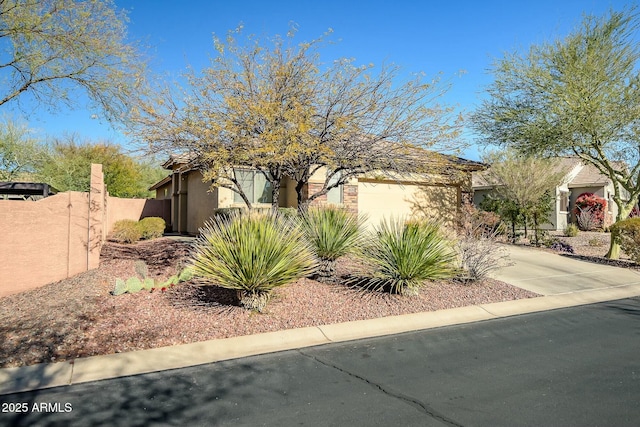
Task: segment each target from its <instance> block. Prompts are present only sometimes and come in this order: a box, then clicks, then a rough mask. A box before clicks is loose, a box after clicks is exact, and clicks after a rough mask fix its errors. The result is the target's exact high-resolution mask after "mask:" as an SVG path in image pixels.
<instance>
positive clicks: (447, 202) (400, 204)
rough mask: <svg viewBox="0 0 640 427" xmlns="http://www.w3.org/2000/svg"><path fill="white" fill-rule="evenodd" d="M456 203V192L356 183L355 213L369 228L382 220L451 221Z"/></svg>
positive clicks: (390, 184)
mask: <svg viewBox="0 0 640 427" xmlns="http://www.w3.org/2000/svg"><path fill="white" fill-rule="evenodd" d="M457 203H458V188H457V187H443V186H426V187H425V186H418V185H415V184H396V183H389V182H366V181H360V182H358V212H359V213H362V214H366V215H367V216H368V218H369V224H372V225H377V224H379V223H380V221H381V220H382V219H383V218H387V219H388V218H390V217H392V216H393V217H395V218H397V217H404V218H409V217H412V216H428V217H431V218H435V219H440V220H451V219H453V216H454V215H455V212H456V208H457Z"/></svg>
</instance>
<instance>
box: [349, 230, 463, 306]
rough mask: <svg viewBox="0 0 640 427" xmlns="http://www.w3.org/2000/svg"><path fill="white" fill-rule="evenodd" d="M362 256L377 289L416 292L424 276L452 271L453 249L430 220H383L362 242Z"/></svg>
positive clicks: (433, 277) (448, 274)
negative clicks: (363, 242)
mask: <svg viewBox="0 0 640 427" xmlns="http://www.w3.org/2000/svg"><path fill="white" fill-rule="evenodd" d="M361 257H362V260H363V262H364V264H365V265H366V266H367V267H368V269H369V271H370V273H369V277H368V284H369V286H370V287H371V288H374V289H376V290H381V289H385V290H388V291H389V292H392V293H398V294H415V293H416V292H417V291H418V289H419V288H420V287H421V286H422V285H423V284H424V282H425V281H427V280H438V279H444V278H449V277H452V276H453V275H455V273H456V268H455V263H456V259H457V257H456V252H455V250H454V249H453V247H452V245H451V243H450V242H449V241H448V240H447V239H446V238H445V237H444V235H443V234H442V233H441V232H440V227H439V225H438V224H436V223H432V222H410V223H405V222H404V221H401V220H399V219H393V218H392V219H390V220H385V221H382V222H381V224H380V226H379V227H377V228H376V229H375V232H374V233H373V234H372V235H371V236H370V237H369V238H368V240H367V241H366V242H365V244H364V246H363V249H362V252H361Z"/></svg>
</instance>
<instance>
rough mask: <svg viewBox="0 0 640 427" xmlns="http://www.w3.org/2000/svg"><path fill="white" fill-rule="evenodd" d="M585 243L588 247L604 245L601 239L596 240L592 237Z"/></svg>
mask: <svg viewBox="0 0 640 427" xmlns="http://www.w3.org/2000/svg"><path fill="white" fill-rule="evenodd" d="M587 243H588V244H589V246H595V247H598V246H602V245H604V242H603V241H602V240H601V239H598V238H597V237H593V238H591V239H589V241H588V242H587Z"/></svg>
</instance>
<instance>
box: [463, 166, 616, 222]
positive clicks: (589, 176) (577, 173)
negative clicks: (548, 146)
mask: <svg viewBox="0 0 640 427" xmlns="http://www.w3.org/2000/svg"><path fill="white" fill-rule="evenodd" d="M556 162H557V163H556V168H557V170H559V171H560V172H563V174H564V178H563V180H562V183H561V184H560V185H558V186H557V187H556V188H555V189H554V194H555V199H556V200H555V204H554V207H553V210H552V212H551V213H550V214H549V217H548V219H547V223H546V224H543V225H542V226H541V228H543V229H547V230H564V229H565V228H567V225H568V224H570V223H574V224H575V223H576V218H575V213H574V211H575V206H576V205H575V202H576V199H577V198H578V197H580V195H581V194H583V193H593V194H595V195H597V196H599V197H602V198H603V199H605V200H606V201H607V211H606V212H605V226H608V225H611V224H612V223H613V222H615V218H616V215H617V214H618V207H617V206H616V204H615V203H614V202H613V193H614V186H613V183H612V182H611V180H610V179H609V178H608V177H607V176H605V175H603V174H602V173H601V172H600V171H599V170H598V169H596V167H595V166H593V165H591V164H587V163H585V162H583V161H582V160H581V159H579V158H576V157H560V158H557V159H556ZM618 166H620V167H624V165H623V164H619V165H618ZM487 173H488V172H487V171H478V172H474V173H473V177H472V187H473V203H474V205H476V206H479V205H480V203H481V202H482V200H483V199H484V198H485V197H487V195H488V194H489V193H490V192H491V191H492V190H493V188H494V186H493V185H492V184H490V183H489V182H488V181H487V178H486V177H487Z"/></svg>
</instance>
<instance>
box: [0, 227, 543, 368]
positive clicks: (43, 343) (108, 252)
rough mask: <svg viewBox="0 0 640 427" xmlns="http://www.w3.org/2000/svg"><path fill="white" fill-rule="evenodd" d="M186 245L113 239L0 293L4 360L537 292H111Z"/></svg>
mask: <svg viewBox="0 0 640 427" xmlns="http://www.w3.org/2000/svg"><path fill="white" fill-rule="evenodd" d="M188 252H189V244H188V243H186V242H181V241H177V240H172V239H168V238H163V239H157V240H153V241H148V242H141V243H138V244H132V245H120V244H115V243H107V244H106V245H105V246H104V247H103V250H102V254H101V264H100V268H98V269H96V270H92V271H89V272H86V273H83V274H79V275H76V276H74V277H71V278H69V279H66V280H62V281H59V282H56V283H52V284H49V285H46V286H43V287H41V288H38V289H35V290H31V291H28V292H24V293H21V294H16V295H12V296H8V297H4V298H1V299H0V342H1V344H0V367H12V366H24V365H32V364H36V363H41V362H56V361H63V360H71V359H74V358H78V357H86V356H92V355H98V354H109V353H120V352H126V351H133V350H139V349H147V348H154V347H160V346H169V345H175V344H185V343H190V342H197V341H203V340H210V339H216V338H227V337H233V336H239V335H249V334H255V333H260V332H267V331H276V330H282V329H291V328H299V327H305V326H313V325H322V324H330V323H338V322H346V321H351V320H360V319H370V318H378V317H383V316H391V315H399V314H407V313H415V312H422V311H433V310H440V309H445V308H453V307H461V306H468V305H473V304H482V303H490V302H497V301H507V300H515V299H521V298H530V297H533V296H536V295H535V294H533V293H531V292H528V291H525V290H522V289H519V288H515V287H512V286H510V285H507V284H505V283H501V282H497V281H492V280H486V281H484V282H482V283H476V284H471V285H466V284H462V283H458V282H449V281H447V282H438V283H432V284H430V285H429V286H427V287H426V288H425V289H423V290H422V291H421V292H420V293H419V295H417V296H415V297H413V296H412V297H403V296H398V295H390V294H384V293H371V292H364V291H361V290H357V289H353V288H349V287H347V286H345V285H343V284H340V283H338V284H325V283H320V282H316V281H313V280H309V279H302V280H299V281H298V282H296V283H295V284H293V285H291V286H288V287H285V288H282V289H278V290H277V291H276V292H275V295H274V297H273V298H272V300H271V301H270V302H269V304H268V305H267V308H266V311H265V312H264V313H261V314H257V313H254V312H248V311H247V310H245V309H243V308H241V307H239V306H238V302H237V301H236V297H235V293H234V292H231V291H227V290H225V289H222V288H218V287H216V286H198V284H197V283H194V282H187V283H183V284H181V285H178V286H176V287H174V288H171V289H169V290H168V291H166V292H153V293H149V292H145V291H142V292H139V293H136V294H133V295H129V294H125V295H120V296H112V295H111V294H110V291H111V290H112V289H113V286H114V283H115V279H116V278H127V277H129V276H133V275H135V270H134V263H135V261H136V260H140V259H142V260H144V261H145V262H146V263H147V264H148V266H149V274H150V276H152V277H154V278H156V279H165V278H167V277H169V276H170V275H172V274H174V273H175V272H176V270H177V269H178V268H180V265H181V264H183V263H184V261H185V258H186V256H187V255H188ZM349 262H350V261H348V260H347V261H344V260H343V261H342V262H341V263H340V264H339V265H338V272H339V274H347V273H348V272H349V271H350V269H351V267H352V266H351V265H350V264H349Z"/></svg>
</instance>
